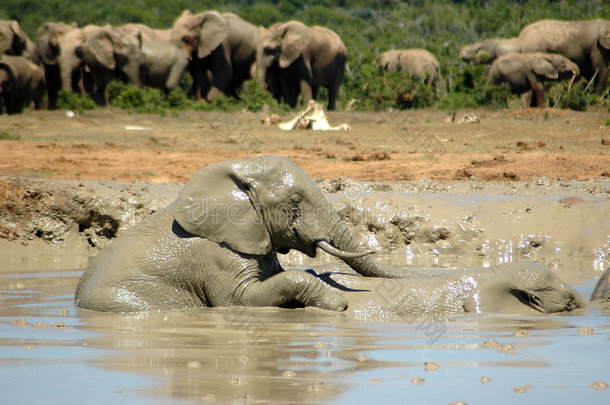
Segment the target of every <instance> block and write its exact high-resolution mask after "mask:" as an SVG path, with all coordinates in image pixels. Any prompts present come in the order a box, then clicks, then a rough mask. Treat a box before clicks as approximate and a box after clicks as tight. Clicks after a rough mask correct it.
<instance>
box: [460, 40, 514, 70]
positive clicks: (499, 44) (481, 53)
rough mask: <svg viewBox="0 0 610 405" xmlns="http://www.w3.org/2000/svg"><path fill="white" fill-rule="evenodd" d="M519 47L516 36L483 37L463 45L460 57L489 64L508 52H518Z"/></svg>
mask: <svg viewBox="0 0 610 405" xmlns="http://www.w3.org/2000/svg"><path fill="white" fill-rule="evenodd" d="M520 49H521V48H520V46H519V39H518V38H508V39H499V38H498V39H484V40H483V41H479V42H475V43H474V44H470V45H466V46H465V47H463V48H462V49H461V50H460V59H462V60H463V61H465V62H470V63H477V64H482V63H485V64H489V63H492V62H493V61H494V60H496V59H497V58H499V57H500V56H502V55H504V54H507V53H509V52H513V53H515V52H516V53H518V52H519V51H520Z"/></svg>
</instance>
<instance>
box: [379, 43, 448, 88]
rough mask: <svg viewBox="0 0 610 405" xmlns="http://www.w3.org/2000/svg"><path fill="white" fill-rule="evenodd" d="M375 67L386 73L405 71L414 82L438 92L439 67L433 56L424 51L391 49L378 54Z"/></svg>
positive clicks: (439, 81)
mask: <svg viewBox="0 0 610 405" xmlns="http://www.w3.org/2000/svg"><path fill="white" fill-rule="evenodd" d="M375 63H376V65H378V66H381V67H382V68H383V69H385V70H386V71H388V72H397V71H398V70H399V69H400V70H401V71H405V73H406V74H407V75H408V77H410V78H412V79H414V80H424V81H425V83H427V84H429V85H431V86H434V88H435V89H436V90H437V91H439V88H440V84H441V65H440V64H439V63H438V60H437V59H436V57H435V56H434V55H432V54H431V53H430V52H428V51H427V50H425V49H404V50H401V49H393V50H390V51H387V52H383V53H381V54H379V55H378V56H377V58H376V60H375Z"/></svg>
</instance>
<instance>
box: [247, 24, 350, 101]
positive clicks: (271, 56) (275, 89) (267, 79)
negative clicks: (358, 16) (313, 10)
mask: <svg viewBox="0 0 610 405" xmlns="http://www.w3.org/2000/svg"><path fill="white" fill-rule="evenodd" d="M346 60H347V49H346V48H345V45H344V44H343V41H341V38H340V37H339V35H337V34H336V33H335V32H334V31H331V30H330V29H328V28H324V27H319V26H313V27H308V26H306V25H305V24H303V23H301V22H298V21H289V22H286V23H276V24H274V25H272V26H271V27H269V28H267V29H266V30H264V31H262V32H261V34H260V39H259V44H258V48H257V53H256V69H257V77H258V79H259V81H260V82H261V83H262V84H263V85H264V86H265V87H266V88H267V90H268V91H269V92H270V93H271V94H272V95H273V97H275V98H276V99H278V100H283V101H284V102H286V103H288V105H290V106H291V107H293V108H294V107H295V106H296V104H297V100H298V97H299V94H302V95H303V100H304V101H305V102H307V101H309V100H310V99H316V98H317V93H318V89H319V87H320V86H324V87H326V88H328V109H329V110H334V109H335V105H336V100H337V95H338V93H339V89H340V88H341V85H342V84H343V76H344V74H345V63H346Z"/></svg>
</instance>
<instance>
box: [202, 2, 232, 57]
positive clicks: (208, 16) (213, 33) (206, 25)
mask: <svg viewBox="0 0 610 405" xmlns="http://www.w3.org/2000/svg"><path fill="white" fill-rule="evenodd" d="M198 16H199V18H200V23H199V27H200V29H201V32H200V34H199V48H198V49H197V56H198V57H200V58H205V57H206V56H208V55H209V54H210V53H212V51H213V50H214V49H216V48H218V47H219V46H220V44H222V42H223V41H224V40H225V39H227V37H228V36H229V30H230V28H231V27H230V25H229V21H227V19H226V18H224V17H223V16H222V15H220V14H219V13H217V12H216V11H208V12H205V13H201V14H198Z"/></svg>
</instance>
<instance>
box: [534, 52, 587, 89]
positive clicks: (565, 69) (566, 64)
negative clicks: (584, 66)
mask: <svg viewBox="0 0 610 405" xmlns="http://www.w3.org/2000/svg"><path fill="white" fill-rule="evenodd" d="M530 65H531V68H532V72H534V73H535V74H537V75H539V76H542V77H544V78H546V79H550V80H557V79H559V78H565V77H571V79H570V84H569V86H568V88H569V87H570V86H571V85H572V82H573V81H574V79H575V78H576V76H578V75H580V69H579V68H578V65H576V64H575V63H574V62H572V61H571V60H569V59H568V58H566V57H565V56H562V55H559V54H548V53H547V54H534V55H533V56H532V57H531V58H530Z"/></svg>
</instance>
